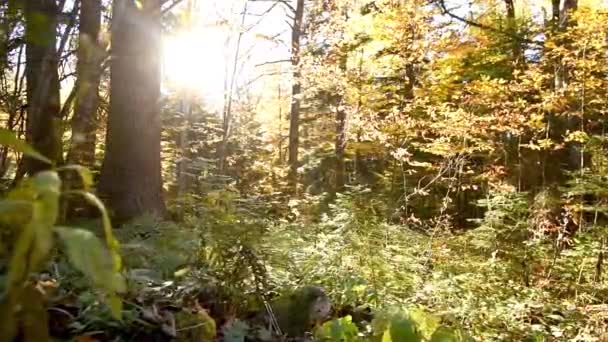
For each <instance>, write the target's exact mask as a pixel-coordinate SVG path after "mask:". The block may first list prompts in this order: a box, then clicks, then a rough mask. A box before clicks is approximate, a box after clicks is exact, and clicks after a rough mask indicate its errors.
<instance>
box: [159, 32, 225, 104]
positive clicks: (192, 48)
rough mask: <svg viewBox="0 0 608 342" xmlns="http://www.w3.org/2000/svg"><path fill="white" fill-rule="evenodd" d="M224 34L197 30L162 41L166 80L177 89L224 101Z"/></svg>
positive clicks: (212, 99) (170, 86)
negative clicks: (222, 37)
mask: <svg viewBox="0 0 608 342" xmlns="http://www.w3.org/2000/svg"><path fill="white" fill-rule="evenodd" d="M221 36H222V34H221V32H217V30H213V29H205V28H200V29H194V30H191V31H189V32H180V33H178V34H175V35H168V36H165V37H164V38H163V81H164V82H165V86H166V87H168V88H171V89H175V90H187V91H190V92H194V93H196V94H197V95H201V96H204V97H205V98H210V97H211V101H214V100H217V97H218V96H219V100H221V98H222V92H223V82H224V77H225V76H224V74H225V72H224V68H225V64H224V63H225V61H224V56H223V42H222V39H221Z"/></svg>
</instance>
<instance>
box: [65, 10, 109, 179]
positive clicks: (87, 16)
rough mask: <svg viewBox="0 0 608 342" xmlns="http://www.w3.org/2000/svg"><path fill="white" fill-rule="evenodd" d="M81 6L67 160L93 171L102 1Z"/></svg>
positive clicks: (101, 49)
mask: <svg viewBox="0 0 608 342" xmlns="http://www.w3.org/2000/svg"><path fill="white" fill-rule="evenodd" d="M81 2H82V4H81V9H80V43H79V46H78V64H77V66H76V70H77V72H78V80H77V84H76V87H77V88H76V99H75V101H76V102H75V107H74V117H73V119H72V142H71V143H72V144H71V146H70V151H69V153H68V156H67V160H68V162H70V163H74V164H80V165H83V166H87V167H91V166H93V164H95V137H96V132H97V107H98V105H99V82H100V79H101V72H102V70H101V61H102V57H103V48H102V46H101V44H100V41H99V27H100V24H101V1H100V0H81Z"/></svg>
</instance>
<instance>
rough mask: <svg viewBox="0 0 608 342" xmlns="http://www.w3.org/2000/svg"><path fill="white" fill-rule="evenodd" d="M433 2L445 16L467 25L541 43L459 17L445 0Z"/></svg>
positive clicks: (537, 43) (538, 43) (535, 43)
mask: <svg viewBox="0 0 608 342" xmlns="http://www.w3.org/2000/svg"><path fill="white" fill-rule="evenodd" d="M435 3H436V4H437V5H438V6H439V9H440V10H441V12H442V13H443V14H445V15H447V16H449V17H450V18H453V19H456V20H458V21H460V22H463V23H465V24H467V25H469V26H473V27H477V28H480V29H483V30H488V31H492V32H494V33H498V34H501V35H503V36H506V37H508V38H511V39H513V40H517V41H521V42H524V43H528V44H533V45H541V46H542V45H543V43H542V42H538V41H535V40H531V39H527V38H524V37H521V36H519V35H516V34H513V33H509V32H505V31H502V30H500V29H497V28H495V27H492V26H489V25H486V24H482V23H479V22H476V21H473V20H469V19H467V18H464V17H461V16H459V15H458V14H455V13H453V12H452V11H451V10H450V9H448V8H447V6H446V5H445V0H436V1H435Z"/></svg>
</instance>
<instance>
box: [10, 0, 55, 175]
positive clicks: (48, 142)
mask: <svg viewBox="0 0 608 342" xmlns="http://www.w3.org/2000/svg"><path fill="white" fill-rule="evenodd" d="M25 17H26V25H25V26H26V29H25V39H26V44H27V46H26V79H27V85H26V92H27V121H26V132H25V133H26V134H25V135H26V140H27V141H28V142H29V143H30V144H31V145H32V146H33V147H34V148H35V149H37V150H38V151H39V152H40V153H42V154H43V155H45V156H46V157H48V158H49V159H50V160H51V161H53V162H55V163H60V162H61V160H62V144H61V117H60V112H61V104H60V98H59V76H58V73H57V64H58V58H57V51H56V50H55V49H56V44H57V37H56V36H55V32H56V29H57V17H58V8H57V5H56V3H55V0H27V1H26V2H25ZM48 167H49V165H47V164H45V163H42V162H39V161H37V160H34V159H31V158H27V157H24V160H23V164H22V165H21V167H20V169H21V170H20V171H19V172H18V174H17V177H18V178H19V177H21V176H22V175H23V174H24V173H29V174H32V173H35V172H38V171H40V170H44V169H46V168H48Z"/></svg>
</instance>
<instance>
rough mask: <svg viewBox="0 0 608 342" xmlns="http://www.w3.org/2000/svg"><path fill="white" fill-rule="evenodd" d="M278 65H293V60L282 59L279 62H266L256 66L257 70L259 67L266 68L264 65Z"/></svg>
mask: <svg viewBox="0 0 608 342" xmlns="http://www.w3.org/2000/svg"><path fill="white" fill-rule="evenodd" d="M278 63H291V59H281V60H278V61H270V62H264V63H260V64H256V65H255V66H256V68H257V67H260V66H264V65H270V64H278Z"/></svg>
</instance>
